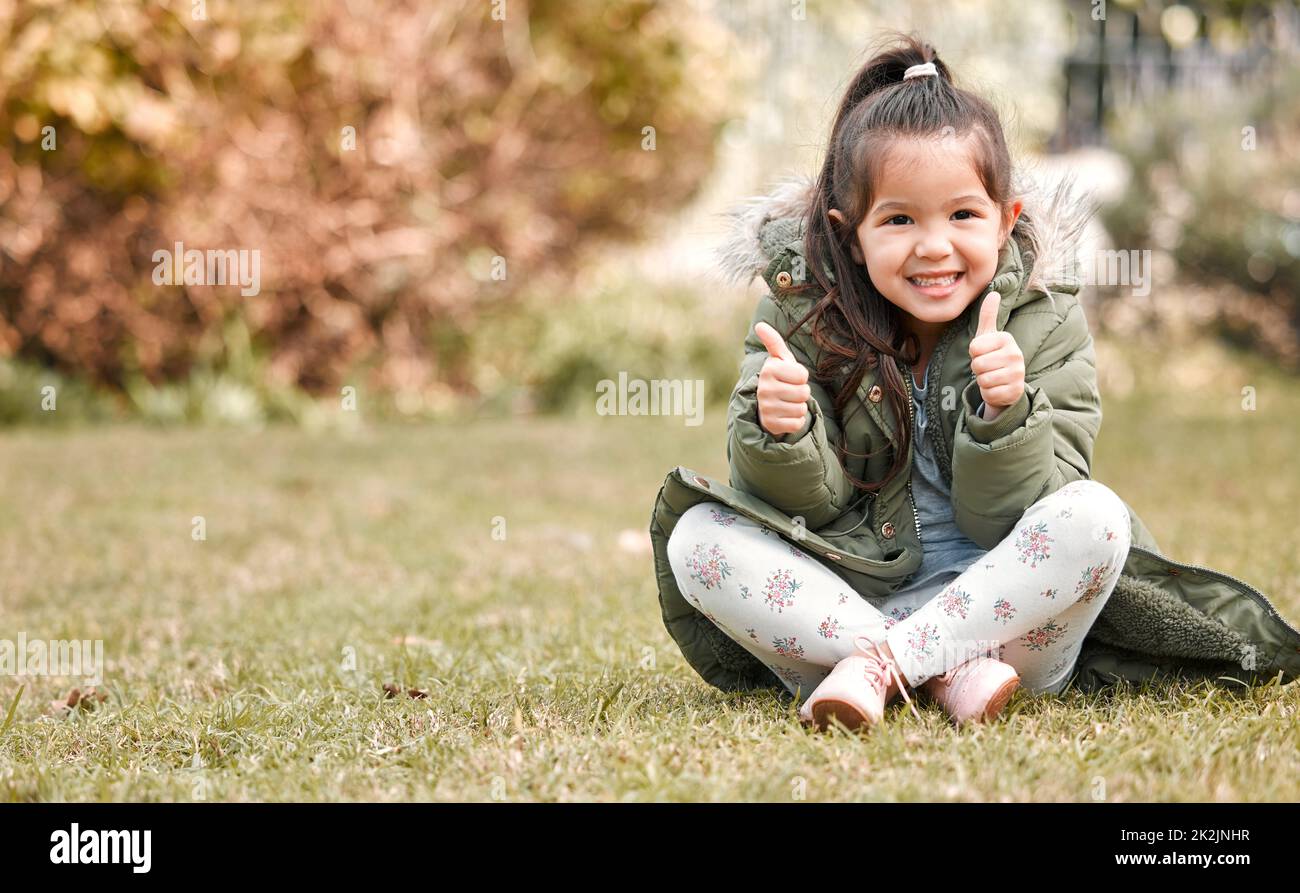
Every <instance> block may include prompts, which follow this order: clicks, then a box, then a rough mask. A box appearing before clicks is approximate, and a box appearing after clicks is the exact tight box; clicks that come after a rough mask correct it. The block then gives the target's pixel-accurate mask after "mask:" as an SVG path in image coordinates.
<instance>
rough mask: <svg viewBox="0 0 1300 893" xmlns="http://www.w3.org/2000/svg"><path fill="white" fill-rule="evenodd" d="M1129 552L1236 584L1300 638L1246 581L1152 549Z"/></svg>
mask: <svg viewBox="0 0 1300 893" xmlns="http://www.w3.org/2000/svg"><path fill="white" fill-rule="evenodd" d="M1129 550H1130V551H1132V552H1139V553H1141V554H1143V555H1145V556H1147V557H1148V558H1152V559H1155V560H1156V561H1163V562H1164V563H1166V564H1172V565H1174V566H1175V567H1178V568H1183V569H1185V570H1194V571H1199V572H1200V573H1202V574H1205V575H1206V576H1208V577H1214V578H1216V579H1218V580H1220V581H1222V582H1225V583H1236V584H1237V585H1239V586H1240V587H1241V588H1242V589H1243V590H1244V591H1245V593H1246V595H1247V596H1249V597H1250V600H1251V601H1253V602H1255V604H1257V605H1259V606H1260V607H1262V608H1263V609H1264V610H1265V611H1267V612H1268V614H1269V616H1270V617H1272V618H1273V619H1274V620H1276V621H1278V622H1279V623H1281V624H1282V625H1283V626H1285V627H1286V628H1287V629H1288V630H1290V631H1291V632H1292V633H1295V635H1296V636H1297V637H1300V630H1298V629H1296V628H1295V627H1294V626H1292V625H1291V624H1290V623H1288V622H1287V621H1286V618H1285V617H1283V616H1282V615H1281V614H1279V613H1278V610H1277V608H1275V607H1274V606H1273V603H1272V602H1271V601H1269V600H1268V596H1266V595H1265V594H1264V593H1262V592H1260V591H1259V590H1258V589H1256V588H1255V587H1254V586H1251V585H1250V584H1249V583H1247V582H1246V581H1245V580H1238V579H1237V578H1236V577H1234V576H1232V575H1231V574H1225V573H1222V572H1220V571H1216V570H1214V569H1213V568H1208V567H1203V566H1201V565H1199V564H1183V563H1182V562H1180V561H1174V560H1173V559H1172V558H1169V557H1167V556H1165V555H1161V554H1159V553H1156V552H1152V551H1151V550H1150V549H1145V548H1143V547H1142V546H1134V545H1131V544H1130V546H1129ZM1297 650H1300V649H1297Z"/></svg>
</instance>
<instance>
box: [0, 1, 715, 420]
mask: <svg viewBox="0 0 1300 893" xmlns="http://www.w3.org/2000/svg"><path fill="white" fill-rule="evenodd" d="M199 6H203V7H204V14H205V16H206V17H205V18H199V19H195V18H194V17H193V16H194V14H195V13H194V11H195V9H197V8H198V7H197V6H195V5H193V4H191V3H190V2H189V0H173V2H170V3H163V4H159V3H154V2H145V0H130V2H128V0H101V2H90V0H54V2H30V0H29V2H22V3H18V4H14V3H12V2H10V3H0V60H2V62H0V139H2V140H4V141H5V146H4V151H3V152H0V245H3V258H2V261H0V356H9V357H14V358H18V359H21V360H25V361H30V362H32V363H35V364H39V365H41V366H44V367H48V368H52V369H53V370H56V371H59V372H62V373H71V374H74V375H80V376H84V377H86V378H87V379H89V380H91V381H94V382H97V383H100V384H107V385H111V386H115V387H122V388H126V387H130V385H131V382H132V381H136V382H139V381H147V382H149V383H153V384H158V383H161V382H167V381H176V380H179V379H183V378H185V377H186V376H187V375H189V374H191V372H192V371H193V370H194V369H195V368H196V367H204V368H207V367H213V366H215V367H220V366H221V364H222V363H223V361H224V358H225V356H226V354H227V352H228V351H229V349H230V348H229V341H230V338H229V333H230V332H231V331H232V330H234V331H238V332H241V333H244V334H243V338H244V340H245V341H246V342H248V343H250V344H251V345H252V349H253V350H254V351H255V352H256V353H257V354H258V356H260V357H264V359H265V362H264V364H263V365H261V366H259V369H261V370H262V373H261V374H264V375H265V376H267V377H268V378H269V380H270V382H271V383H272V384H273V385H275V386H277V387H280V386H296V387H300V388H303V389H305V390H306V391H308V392H311V393H318V394H319V393H324V392H328V391H329V390H331V389H333V391H334V393H336V394H337V389H338V387H339V385H340V383H348V382H355V381H357V377H361V378H364V383H365V386H366V387H368V388H373V389H379V390H384V391H389V392H397V393H403V392H406V393H416V394H426V395H427V394H429V393H435V392H436V393H444V394H454V393H457V392H463V391H466V390H472V389H473V376H472V375H471V373H470V370H469V369H468V368H467V366H468V364H469V363H470V358H469V357H468V355H467V352H466V345H467V344H469V343H470V342H471V339H472V336H473V333H474V327H475V325H476V322H477V321H478V320H479V319H480V318H481V317H482V315H483V313H484V312H485V311H487V310H496V311H499V310H500V309H501V308H502V307H508V306H509V305H510V303H511V302H513V301H516V300H518V298H519V295H520V293H521V292H522V291H523V290H524V289H536V288H545V287H547V286H548V284H550V285H551V286H552V287H554V288H555V289H556V290H557V291H563V283H564V282H565V280H566V279H567V278H568V277H570V276H571V275H572V273H573V271H574V270H575V269H576V268H577V267H578V265H580V264H582V263H584V261H585V260H588V259H590V258H591V257H592V256H593V255H594V254H595V253H597V252H599V251H601V249H602V248H607V247H608V246H610V245H612V244H614V243H617V242H619V241H623V240H630V239H632V238H633V237H635V236H637V235H638V234H640V233H642V232H643V231H644V230H645V229H646V228H648V227H650V226H652V225H653V224H654V223H656V222H657V221H659V220H662V219H663V217H664V215H666V214H667V213H668V212H670V211H672V210H673V209H674V208H676V207H678V206H680V205H681V204H682V203H683V202H685V201H686V200H687V199H688V198H690V197H691V196H692V195H693V194H694V193H695V191H696V190H697V189H698V187H699V185H700V183H701V180H702V179H703V178H704V177H705V175H706V174H707V172H708V171H709V168H710V167H711V165H712V164H713V160H714V151H713V146H714V140H715V138H716V137H717V135H718V133H719V131H720V128H721V125H722V123H723V119H724V117H725V111H726V107H725V103H726V98H727V90H728V89H729V84H728V81H727V76H726V68H725V65H724V61H725V55H726V52H727V47H728V42H727V35H726V32H725V31H722V30H720V29H718V28H716V27H714V26H713V25H712V24H711V23H710V22H708V21H707V20H704V19H701V18H700V17H699V15H698V14H697V13H696V11H695V5H694V4H692V3H691V2H689V0H669V2H655V3H651V2H614V3H609V2H605V0H577V2H559V0H554V2H546V0H543V2H534V3H525V2H523V0H510V2H509V3H508V4H499V5H498V4H493V3H489V2H477V3H432V4H430V3H422V2H389V3H384V4H382V7H381V8H375V7H372V5H371V4H367V3H361V2H348V3H345V2H336V3H324V2H310V0H241V2H222V3H207V4H206V5H203V4H200V5H199ZM498 8H499V9H504V10H505V17H504V20H503V21H501V20H496V19H495V18H494V17H493V13H494V10H495V9H498ZM47 128H52V131H51V130H48V129H47ZM349 128H351V129H352V130H349ZM646 128H653V130H647V129H646ZM51 133H52V134H53V142H54V147H53V148H49V147H48V146H47V147H43V146H42V143H43V142H48V141H49V140H48V139H47V138H48V137H49V135H50V134H51ZM352 134H355V138H354V140H352V139H351V135H352ZM353 145H354V146H355V148H354V149H353V148H351V147H352V146H353ZM175 242H183V243H184V245H185V247H186V248H198V249H200V250H207V249H249V250H253V249H256V250H259V251H260V253H261V270H262V274H261V275H262V282H261V291H260V294H257V295H255V296H251V297H245V296H242V295H241V294H240V289H239V286H238V285H216V286H214V285H170V284H166V285H161V286H160V285H155V284H154V281H153V278H152V273H153V270H154V267H155V260H154V259H153V254H154V252H155V251H158V250H160V249H171V248H172V246H173V244H174V243H175ZM502 274H504V275H502Z"/></svg>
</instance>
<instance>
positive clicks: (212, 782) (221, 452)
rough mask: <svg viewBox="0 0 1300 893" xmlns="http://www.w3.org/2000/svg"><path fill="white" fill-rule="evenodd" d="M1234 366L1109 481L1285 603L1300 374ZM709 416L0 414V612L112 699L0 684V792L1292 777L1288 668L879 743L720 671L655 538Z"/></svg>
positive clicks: (543, 793)
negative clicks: (244, 426) (264, 420)
mask: <svg viewBox="0 0 1300 893" xmlns="http://www.w3.org/2000/svg"><path fill="white" fill-rule="evenodd" d="M1248 375H1249V376H1250V378H1249V379H1248V381H1247V382H1246V383H1251V384H1255V383H1256V380H1257V381H1258V384H1257V388H1258V398H1257V399H1258V409H1257V410H1256V411H1255V412H1242V411H1241V410H1240V407H1239V404H1240V399H1241V397H1240V389H1241V385H1242V382H1241V381H1238V380H1236V379H1232V378H1229V379H1228V380H1219V381H1217V382H1212V383H1210V384H1208V385H1204V386H1198V387H1196V388H1194V389H1193V390H1191V391H1190V392H1187V393H1183V394H1182V396H1180V397H1178V398H1177V399H1176V400H1173V401H1171V400H1168V399H1158V398H1157V393H1158V391H1153V392H1151V393H1148V394H1146V395H1142V394H1139V395H1135V396H1133V397H1132V398H1130V399H1127V400H1125V401H1119V400H1116V399H1111V398H1109V397H1108V398H1107V399H1106V403H1105V422H1104V424H1103V427H1102V436H1101V439H1100V442H1099V445H1098V451H1097V456H1096V464H1095V467H1094V476H1095V477H1096V478H1097V479H1099V480H1101V481H1103V482H1105V483H1106V484H1108V485H1109V486H1111V487H1112V488H1114V489H1115V490H1116V491H1117V492H1118V493H1120V495H1121V496H1123V497H1124V498H1125V499H1126V500H1127V501H1128V502H1129V503H1130V504H1132V505H1133V506H1134V507H1135V508H1136V509H1137V511H1138V512H1139V514H1141V515H1142V517H1143V519H1144V520H1145V521H1146V522H1147V524H1148V526H1149V527H1150V528H1151V529H1152V531H1153V532H1154V533H1155V535H1156V537H1157V539H1158V540H1159V541H1160V544H1161V546H1162V547H1163V549H1164V550H1165V552H1166V553H1168V554H1169V555H1171V556H1172V557H1175V558H1178V559H1180V560H1185V561H1191V562H1195V563H1201V564H1206V565H1209V566H1211V567H1214V568H1216V569H1219V570H1223V571H1226V572H1228V573H1231V574H1234V575H1236V576H1239V577H1242V578H1244V579H1246V580H1248V581H1250V582H1252V583H1254V584H1255V585H1257V586H1258V587H1259V588H1261V589H1262V590H1263V591H1264V592H1265V593H1266V594H1268V595H1269V597H1270V598H1271V599H1272V600H1273V601H1274V603H1275V604H1276V605H1277V606H1278V607H1279V609H1280V610H1281V611H1282V612H1283V614H1285V615H1286V616H1287V617H1288V618H1290V619H1291V620H1292V621H1293V622H1296V621H1300V585H1298V583H1297V581H1298V580H1300V559H1298V558H1297V555H1296V541H1295V535H1296V529H1297V525H1296V508H1295V507H1296V505H1298V504H1300V471H1297V466H1296V461H1295V453H1294V449H1295V436H1294V434H1295V420H1296V418H1298V417H1300V385H1298V384H1297V383H1295V382H1287V381H1285V380H1283V379H1280V378H1270V377H1269V376H1268V373H1266V372H1263V371H1260V372H1258V373H1248ZM1152 378H1153V380H1154V381H1156V382H1157V387H1161V386H1162V385H1159V376H1158V375H1157V374H1156V373H1154V372H1153V373H1152ZM589 412H590V411H589ZM724 413H725V410H724V409H722V408H720V407H718V408H713V409H711V410H710V411H709V412H708V413H706V416H705V424H704V425H703V426H701V427H698V428H691V427H687V426H685V425H684V424H683V423H682V419H680V418H617V417H605V418H598V417H595V416H594V415H590V416H589V417H588V418H586V419H580V420H566V419H560V418H549V419H541V420H519V419H509V420H491V421H475V422H460V423H456V424H447V425H440V426H434V427H389V428H363V429H361V430H359V431H357V432H356V433H352V434H328V435H327V434H309V433H304V432H300V431H295V430H288V429H273V430H269V431H264V432H261V433H250V432H241V431H232V430H181V431H159V430H154V429H148V428H134V427H110V428H81V429H72V430H67V431H47V430H42V429H39V428H23V429H18V430H14V431H9V432H6V433H5V434H4V435H3V436H2V437H0V462H3V467H4V468H5V471H6V474H5V487H4V489H3V491H2V492H3V497H2V498H0V568H2V569H3V570H2V576H0V638H7V639H11V640H13V639H16V638H17V636H18V634H19V632H25V633H26V635H27V637H28V638H29V639H32V638H43V639H63V638H77V639H102V640H103V642H104V651H105V658H106V661H107V671H106V673H105V678H104V682H103V684H102V685H101V686H100V691H101V692H102V693H105V694H107V699H106V700H104V701H102V702H99V703H97V705H96V706H95V707H94V708H93V709H89V710H87V709H81V708H78V709H76V710H73V711H71V712H70V713H69V712H67V711H59V710H56V709H54V708H53V706H52V705H51V702H52V701H54V700H55V699H59V698H65V697H66V696H67V694H68V692H69V690H70V689H71V688H72V687H73V686H74V685H78V684H79V682H78V680H75V679H60V678H51V677H25V678H21V679H19V678H15V677H0V725H4V724H5V714H6V713H7V712H8V709H9V707H10V705H11V704H12V703H14V699H15V696H16V694H17V693H18V690H19V687H20V685H25V689H24V690H23V692H22V696H21V698H20V699H18V701H17V703H16V707H15V709H14V711H13V714H12V717H11V719H10V721H9V722H8V724H7V727H5V728H4V729H3V731H0V799H4V800H189V799H191V798H195V797H196V796H197V797H201V798H203V799H206V800H209V801H217V800H250V799H251V800H336V799H346V800H353V799H358V800H408V799H416V800H428V799H434V800H462V799H467V800H491V799H501V800H578V799H581V800H659V799H667V800H750V799H753V800H777V801H788V800H790V799H800V798H806V799H808V800H1016V801H1020V800H1056V801H1092V800H1094V799H1102V798H1103V797H1104V799H1106V800H1108V801H1134V800H1277V801H1294V800H1300V685H1295V684H1292V685H1290V686H1287V687H1278V686H1276V685H1272V686H1267V687H1259V688H1256V689H1254V690H1252V691H1251V692H1249V693H1248V694H1247V696H1245V697H1232V696H1230V695H1229V694H1228V693H1227V692H1226V691H1225V690H1222V689H1218V688H1214V687H1206V686H1192V687H1185V688H1173V689H1169V688H1166V689H1163V690H1158V691H1147V692H1142V691H1138V690H1136V689H1132V688H1128V689H1126V690H1111V691H1110V692H1108V693H1106V694H1104V695H1102V696H1092V697H1085V696H1083V695H1080V694H1078V693H1076V692H1066V693H1065V694H1064V695H1063V696H1062V697H1059V698H1052V697H1046V698H1037V699H1035V698H1029V697H1026V696H1024V695H1023V693H1018V694H1017V696H1016V698H1015V699H1014V700H1013V701H1012V704H1011V706H1010V707H1009V708H1008V712H1007V715H1006V717H1005V720H1004V721H1001V722H999V723H997V724H995V725H993V726H990V727H978V728H972V729H967V730H963V731H957V730H955V729H954V728H952V727H951V726H950V725H949V724H948V722H947V720H946V718H945V717H944V716H943V715H942V713H941V712H940V711H939V710H938V708H934V707H930V708H926V709H925V710H923V711H922V713H923V717H924V719H923V720H922V721H921V722H917V721H916V720H915V718H914V717H912V716H911V714H910V713H909V712H907V710H906V708H904V707H901V706H898V705H895V706H893V707H891V712H890V714H889V715H888V717H887V720H886V722H885V724H884V725H882V726H881V727H879V728H877V729H875V730H873V731H872V732H871V733H870V734H869V735H867V736H864V737H857V736H851V735H845V734H842V733H839V732H832V733H830V734H827V735H817V734H814V733H811V732H809V731H806V730H804V729H803V728H802V727H801V726H800V725H799V724H798V722H797V721H796V719H795V717H794V716H793V712H792V711H793V709H794V708H793V706H792V705H791V704H788V703H785V704H783V703H782V702H781V701H780V700H778V698H777V697H775V696H774V695H767V694H763V695H729V694H724V693H722V692H719V691H717V690H715V689H713V688H710V687H709V686H707V685H706V684H705V683H703V682H702V680H700V679H699V678H698V677H697V676H696V675H695V674H694V672H693V671H692V670H691V669H690V668H689V667H688V666H687V665H686V663H685V661H684V660H683V658H682V657H681V655H680V653H679V652H678V651H677V649H676V646H675V645H674V644H673V642H672V641H671V639H670V638H669V637H668V634H667V632H666V631H665V630H664V628H663V626H662V623H661V620H660V617H659V609H658V604H657V601H656V593H655V588H654V583H653V573H652V567H651V558H650V556H649V553H648V551H642V550H643V549H645V548H648V541H647V542H645V543H644V545H643V540H642V537H643V534H644V531H645V529H646V526H647V523H648V518H649V514H650V509H651V505H652V503H653V500H654V496H655V494H656V492H657V491H658V487H659V484H660V482H661V481H662V479H663V476H664V474H665V472H666V471H667V470H668V469H669V468H670V467H671V466H672V465H674V464H677V463H681V464H684V465H688V466H691V467H694V468H697V469H700V470H702V471H706V472H709V473H717V474H721V475H723V476H725V461H724V456H725V454H724V453H723V445H722V434H723V430H724V425H725V418H724ZM194 516H202V517H203V519H204V522H205V524H206V539H205V540H202V541H195V540H194V539H193V538H192V537H191V530H192V526H191V519H192V518H193V517H194ZM494 519H498V520H494ZM499 519H504V539H502V538H500V534H501V532H502V530H503V528H502V526H501V520H499ZM627 531H631V533H628V532H627ZM494 532H495V533H496V534H497V535H496V536H494ZM385 683H396V684H397V685H398V686H400V687H401V689H403V693H402V694H401V695H400V696H398V697H392V698H388V697H385V691H384V685H385ZM406 689H418V690H420V691H422V692H425V693H427V696H424V697H412V696H410V695H408V694H406V693H405V690H406ZM900 704H901V702H900Z"/></svg>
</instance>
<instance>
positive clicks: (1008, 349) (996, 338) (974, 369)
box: [970, 291, 1025, 419]
mask: <svg viewBox="0 0 1300 893" xmlns="http://www.w3.org/2000/svg"><path fill="white" fill-rule="evenodd" d="M1001 303H1002V296H1001V295H1000V294H998V293H997V292H995V291H991V292H989V293H988V295H987V296H985V298H984V303H982V304H981V305H980V321H979V327H978V328H977V329H976V330H975V337H974V338H972V339H971V342H970V371H971V373H972V374H973V375H974V376H975V380H976V381H977V382H978V383H979V389H980V397H982V398H983V399H984V403H985V410H984V418H985V419H992V418H993V417H995V416H996V415H997V413H998V412H999V411H1000V410H1001V409H1003V408H1005V407H1008V406H1012V405H1013V404H1015V402H1016V401H1017V400H1019V399H1020V395H1021V394H1023V393H1024V392H1025V357H1024V354H1022V353H1021V352H1020V345H1018V344H1016V339H1015V338H1014V337H1012V335H1011V333H1010V332H999V331H998V308H999V306H1001ZM990 408H993V409H994V412H989V409H990Z"/></svg>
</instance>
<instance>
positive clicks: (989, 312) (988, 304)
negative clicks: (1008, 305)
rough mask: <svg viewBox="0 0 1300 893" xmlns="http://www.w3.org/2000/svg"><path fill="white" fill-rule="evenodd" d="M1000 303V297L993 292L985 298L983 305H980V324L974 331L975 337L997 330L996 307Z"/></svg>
mask: <svg viewBox="0 0 1300 893" xmlns="http://www.w3.org/2000/svg"><path fill="white" fill-rule="evenodd" d="M1001 303H1002V295H1000V294H998V293H997V292H995V291H991V292H989V293H988V295H986V296H985V298H984V303H983V304H981V305H980V323H979V328H978V329H976V330H975V337H977V338H978V337H979V336H980V335H987V334H988V333H990V332H996V331H997V330H998V306H999V305H1001Z"/></svg>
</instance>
